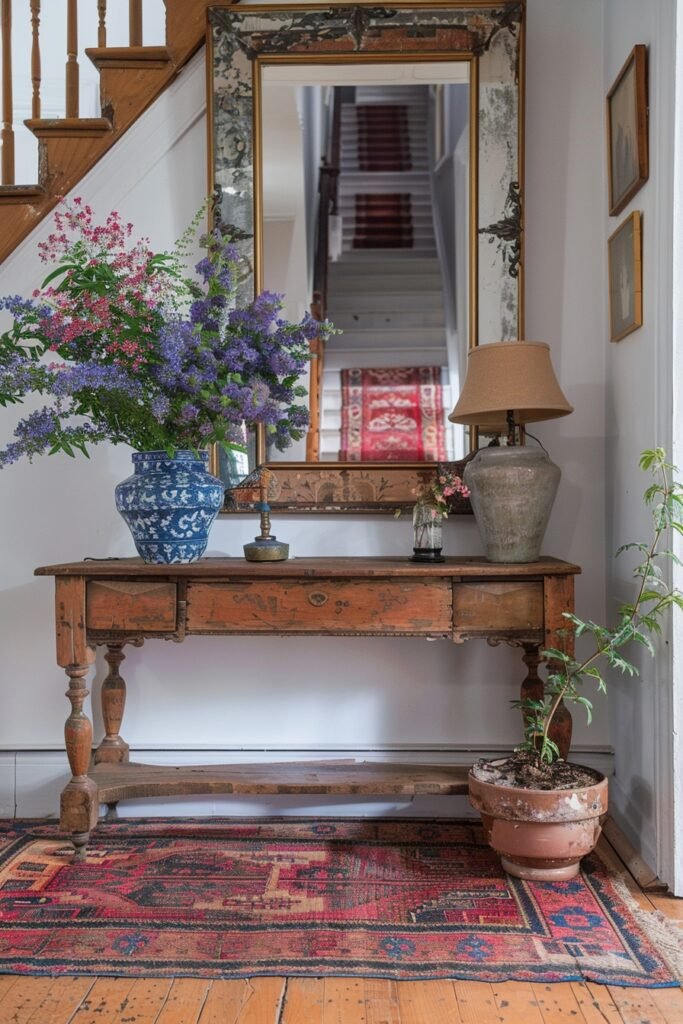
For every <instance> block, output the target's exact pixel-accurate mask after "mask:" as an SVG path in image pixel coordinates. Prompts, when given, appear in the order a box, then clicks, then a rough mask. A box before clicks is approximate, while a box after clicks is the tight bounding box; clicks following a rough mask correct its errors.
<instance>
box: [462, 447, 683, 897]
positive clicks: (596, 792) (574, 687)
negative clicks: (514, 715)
mask: <svg viewBox="0 0 683 1024" xmlns="http://www.w3.org/2000/svg"><path fill="white" fill-rule="evenodd" d="M640 467H641V469H643V470H645V471H647V472H650V473H651V474H652V475H653V477H654V481H653V483H652V484H651V485H650V486H649V487H648V488H647V490H646V491H645V502H646V504H647V505H648V506H649V507H650V508H651V511H652V521H653V534H652V538H651V540H650V542H649V543H647V544H646V543H637V544H626V545H624V546H623V547H622V548H620V549H619V551H618V552H617V554H620V553H621V552H623V551H625V550H635V551H637V552H638V554H639V557H640V561H639V564H638V565H637V567H636V568H635V569H634V573H633V574H634V577H635V580H636V593H635V597H634V600H633V602H632V603H630V604H624V605H622V606H621V608H620V611H619V619H618V622H617V624H616V625H615V626H614V627H613V628H609V627H607V626H601V625H598V624H597V623H595V622H590V621H588V622H586V621H584V620H583V619H580V618H579V617H578V616H577V615H572V614H568V613H567V616H566V617H567V619H568V623H569V625H568V628H569V629H570V630H572V631H573V633H574V635H575V636H576V637H577V638H579V637H581V636H589V637H590V638H591V641H592V643H591V648H590V651H589V652H588V653H587V654H586V655H585V656H583V657H582V658H577V657H575V656H574V655H570V654H567V653H566V652H565V651H562V650H558V649H554V648H553V649H549V650H545V651H544V652H543V657H544V658H546V659H548V660H549V662H550V664H551V671H550V672H549V674H548V679H547V682H546V685H545V694H544V696H543V699H541V700H536V699H525V700H519V701H513V702H512V703H513V706H515V707H517V708H520V709H521V711H522V713H523V715H524V721H525V738H524V742H523V743H522V744H521V745H520V746H519V747H518V748H517V750H516V751H515V753H514V754H512V755H511V756H510V757H507V758H504V759H502V760H499V761H492V762H486V761H482V762H480V763H479V764H476V765H475V766H474V767H473V768H472V770H471V771H470V775H469V798H470V803H471V804H472V806H473V807H475V808H476V809H477V810H478V811H479V812H480V814H481V817H482V822H483V824H484V828H485V831H486V834H487V838H488V841H489V843H490V844H491V846H492V847H493V849H495V850H496V851H497V852H498V853H499V854H500V855H501V858H502V864H503V867H504V869H505V870H506V871H507V872H508V873H509V874H512V875H516V876H517V877H519V878H529V879H538V880H557V879H567V878H572V877H574V875H576V873H577V872H578V870H579V862H580V860H581V858H582V857H583V856H585V855H586V854H587V853H590V851H591V850H592V849H593V847H594V846H595V844H596V842H597V840H598V838H599V835H600V830H601V823H602V820H603V818H604V816H605V814H606V812H607V779H606V778H605V777H604V776H603V775H601V774H600V773H599V772H596V771H594V770H593V769H591V768H587V767H584V766H581V765H575V764H571V763H569V762H567V761H565V760H563V759H562V758H561V757H560V751H559V749H558V747H557V744H556V743H555V742H553V739H552V738H551V731H552V722H553V717H554V715H555V713H556V711H557V709H558V708H559V707H560V706H561V704H562V702H563V701H564V702H567V703H573V704H579V705H581V706H582V707H583V708H585V710H586V712H587V714H588V721H589V722H590V720H591V713H592V704H591V701H590V699H589V698H588V697H586V696H585V694H584V693H583V692H582V685H583V683H584V682H586V681H587V680H590V681H592V682H594V683H595V684H596V685H597V688H598V690H599V691H601V692H603V693H604V692H606V685H605V680H604V678H603V675H602V672H601V663H604V664H605V665H607V666H608V667H609V668H611V669H618V670H619V671H621V672H625V673H627V674H628V675H631V676H634V675H637V669H636V667H635V665H633V663H632V662H630V661H628V660H627V659H626V658H625V657H624V654H623V648H624V647H626V646H627V645H628V644H631V643H637V644H640V645H641V646H643V647H645V648H646V649H647V650H648V651H650V653H651V654H653V655H654V646H653V642H652V638H653V636H655V635H657V634H659V633H660V632H661V619H662V616H663V615H664V614H665V612H666V611H667V610H668V609H669V608H670V607H671V606H678V607H679V608H680V607H683V595H681V593H680V592H679V591H677V590H676V589H674V588H672V587H671V586H670V585H669V584H668V583H667V582H666V580H665V578H664V575H663V573H662V570H661V561H662V560H663V559H671V558H674V557H675V556H674V555H673V554H672V552H671V551H670V550H669V549H668V548H666V547H665V546H664V545H665V543H666V538H667V537H668V535H669V534H670V533H671V531H672V530H673V531H676V532H678V533H683V521H682V520H681V506H682V505H683V485H681V484H680V483H678V482H677V481H676V480H675V479H674V473H675V467H673V466H672V465H670V464H669V463H668V462H667V461H666V456H665V453H664V451H663V450H662V449H661V448H656V449H654V450H648V451H645V452H643V453H642V455H641V457H640Z"/></svg>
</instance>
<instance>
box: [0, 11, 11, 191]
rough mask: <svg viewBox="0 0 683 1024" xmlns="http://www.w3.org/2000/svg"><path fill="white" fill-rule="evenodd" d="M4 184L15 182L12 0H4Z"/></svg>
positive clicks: (0, 13) (2, 22)
mask: <svg viewBox="0 0 683 1024" xmlns="http://www.w3.org/2000/svg"><path fill="white" fill-rule="evenodd" d="M0 21H1V27H2V132H1V133H0V135H1V139H0V141H2V184H3V185H13V184H14V99H13V96H12V0H2V8H1V9H0Z"/></svg>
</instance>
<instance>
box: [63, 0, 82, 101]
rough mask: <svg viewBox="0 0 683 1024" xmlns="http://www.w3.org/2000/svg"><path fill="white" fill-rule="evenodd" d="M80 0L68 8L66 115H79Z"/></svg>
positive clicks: (73, 1)
mask: <svg viewBox="0 0 683 1024" xmlns="http://www.w3.org/2000/svg"><path fill="white" fill-rule="evenodd" d="M78 82H79V68H78V0H67V9H66V116H67V117H78V106H79V103H78Z"/></svg>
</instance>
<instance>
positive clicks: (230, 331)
mask: <svg viewBox="0 0 683 1024" xmlns="http://www.w3.org/2000/svg"><path fill="white" fill-rule="evenodd" d="M201 212H202V211H200V214H198V215H197V217H196V218H195V221H194V223H193V225H192V226H191V228H190V229H188V232H186V235H185V236H184V238H183V240H181V243H179V245H178V247H177V248H176V249H175V250H174V251H171V252H153V251H152V250H151V248H150V245H149V241H148V240H147V239H140V240H138V241H131V235H132V230H133V228H132V225H131V224H124V223H123V221H122V220H121V217H120V216H119V214H118V213H116V212H113V213H110V214H109V216H108V217H107V219H106V221H105V222H104V224H96V223H95V222H94V219H93V212H92V210H91V208H90V207H89V206H88V205H86V204H84V203H83V202H82V201H81V200H79V199H75V200H74V201H73V202H72V203H64V204H63V205H62V207H61V209H60V210H59V212H57V214H56V215H55V218H54V222H55V230H54V231H53V233H52V234H50V236H49V238H48V239H47V241H46V242H44V243H41V245H40V247H39V248H40V255H41V259H42V260H43V261H44V262H46V263H56V264H57V266H56V268H55V269H53V270H52V272H51V273H50V274H49V275H48V276H47V278H46V279H45V281H44V282H43V285H42V287H41V288H39V289H36V290H35V291H34V292H33V295H32V297H31V298H30V299H24V298H21V297H19V296H10V297H7V298H4V299H1V300H0V309H4V310H6V311H8V312H9V313H10V314H11V316H12V318H13V323H12V326H11V328H10V329H9V330H7V331H5V333H4V334H2V335H0V405H3V406H6V405H10V404H15V403H20V402H22V401H23V400H24V399H25V398H26V397H27V396H29V395H33V394H37V395H41V396H44V397H45V399H46V404H45V405H44V407H42V408H39V409H37V410H35V411H33V412H30V413H29V414H28V415H27V416H25V417H24V418H23V419H21V420H20V421H19V423H18V424H17V426H16V429H15V431H14V440H13V441H11V442H10V443H9V444H8V445H7V446H6V447H5V448H4V449H2V450H0V467H2V466H6V465H8V464H10V463H13V462H16V461H17V460H18V459H19V458H21V457H23V456H26V457H28V458H29V459H31V458H32V456H34V455H38V454H42V453H44V452H48V453H49V454H52V453H54V452H58V451H63V452H66V454H67V455H74V454H75V453H76V451H80V452H83V453H84V454H86V455H87V454H88V445H89V444H96V443H98V442H101V441H109V442H111V443H114V444H127V445H130V446H131V447H132V448H135V449H137V450H138V451H150V450H165V451H167V452H168V453H169V454H170V455H173V454H174V453H175V452H176V451H177V450H179V449H192V450H195V451H197V450H199V449H203V448H206V447H208V446H209V445H210V444H213V443H216V444H219V445H221V446H223V447H224V448H226V449H230V448H236V447H240V445H239V442H238V441H237V439H238V438H239V437H240V436H241V429H242V425H243V424H244V423H245V422H246V423H263V424H265V426H266V430H267V433H268V435H269V438H270V440H271V442H272V443H274V444H275V445H276V446H277V447H278V448H285V447H286V446H287V445H288V444H289V443H290V442H291V441H292V440H295V439H298V438H299V437H301V436H302V434H303V431H304V429H305V427H306V425H307V423H308V409H307V407H306V406H305V405H304V404H301V403H300V401H299V400H300V399H301V398H302V397H303V396H304V395H305V394H306V389H305V388H304V387H303V386H302V385H301V384H300V383H299V378H300V376H301V374H302V372H303V370H304V368H305V366H306V364H307V362H308V359H309V358H310V346H309V342H310V340H311V339H312V338H314V337H316V336H317V335H318V334H319V333H320V332H321V330H324V328H325V325H320V324H318V323H316V322H315V321H314V320H313V319H312V318H311V317H310V316H306V317H304V319H303V320H302V321H301V323H296V324H294V323H288V322H287V321H286V320H284V319H282V318H281V317H280V311H281V309H282V302H281V297H280V296H277V295H273V294H270V293H269V292H264V293H262V294H261V295H259V296H258V298H256V299H255V300H254V301H253V302H251V303H250V304H249V305H248V306H246V307H245V308H234V302H235V295H236V286H237V284H238V283H239V280H240V276H241V275H242V274H243V272H244V264H243V260H242V258H241V257H240V255H239V253H238V251H237V249H236V248H235V246H234V245H233V244H232V242H231V240H230V237H229V236H228V233H227V231H226V230H225V229H224V228H223V226H222V225H220V224H218V225H217V226H216V227H215V228H214V230H213V231H211V232H210V233H209V234H207V235H204V236H203V237H202V238H201V239H200V244H201V245H202V247H203V248H204V249H205V255H204V257H203V258H202V259H201V260H200V261H199V263H197V265H196V268H195V271H196V275H197V276H196V277H195V278H192V277H188V276H187V272H186V268H185V266H184V264H183V259H182V253H183V245H184V244H185V245H186V244H187V241H188V239H189V237H191V235H192V233H193V231H194V230H196V227H197V224H198V223H199V218H200V216H201Z"/></svg>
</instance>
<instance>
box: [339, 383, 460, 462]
mask: <svg viewBox="0 0 683 1024" xmlns="http://www.w3.org/2000/svg"><path fill="white" fill-rule="evenodd" d="M341 392H342V411H341V442H340V451H339V458H340V459H341V460H342V461H343V462H392V461H399V462H440V461H443V460H444V459H445V458H446V442H445V429H444V408H443V391H442V387H441V369H440V367H438V366H418V367H405V368H404V367H385V368H382V369H377V370H370V369H365V370H359V369H352V370H342V371H341Z"/></svg>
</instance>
